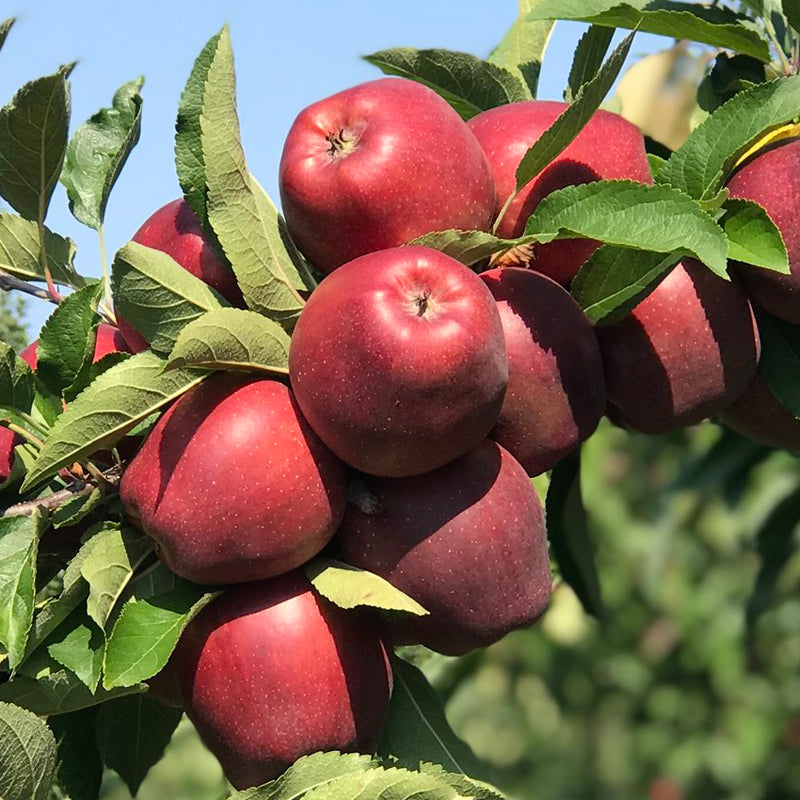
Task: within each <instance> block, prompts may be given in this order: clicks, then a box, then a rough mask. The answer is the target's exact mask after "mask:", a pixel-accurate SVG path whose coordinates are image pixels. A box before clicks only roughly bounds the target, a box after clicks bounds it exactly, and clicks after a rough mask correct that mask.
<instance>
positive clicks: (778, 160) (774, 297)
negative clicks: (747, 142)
mask: <svg viewBox="0 0 800 800" xmlns="http://www.w3.org/2000/svg"><path fill="white" fill-rule="evenodd" d="M728 189H729V190H730V193H731V197H736V198H741V199H743V200H754V201H755V202H756V203H758V204H759V205H761V206H763V207H764V208H765V209H766V211H767V213H768V214H769V216H770V218H771V219H772V221H773V222H774V223H775V224H776V225H777V226H778V229H779V230H780V232H781V235H782V236H783V241H784V243H785V244H786V251H787V253H788V255H789V268H790V270H791V272H790V273H789V274H788V275H782V274H780V273H778V272H773V271H772V270H767V269H759V268H758V267H751V266H748V265H746V264H739V265H737V274H738V275H739V276H740V277H741V280H742V281H743V283H744V285H745V288H746V289H747V292H748V294H749V295H750V297H751V298H752V300H753V301H754V302H756V303H758V305H760V306H761V307H762V308H763V309H765V310H766V311H769V313H770V314H774V315H775V316H776V317H779V318H780V319H784V320H786V321H787V322H792V323H794V324H796V325H797V324H800V226H798V219H800V139H794V140H791V141H789V142H787V143H786V144H779V145H777V146H775V147H774V148H772V149H768V150H766V151H765V152H763V153H761V155H758V156H756V157H755V158H754V159H753V160H752V161H750V162H748V163H747V164H745V165H744V166H743V167H742V168H741V169H740V170H739V171H738V172H736V174H734V176H733V177H732V178H731V179H730V181H728Z"/></svg>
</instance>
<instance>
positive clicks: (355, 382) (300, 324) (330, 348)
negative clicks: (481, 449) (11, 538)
mask: <svg viewBox="0 0 800 800" xmlns="http://www.w3.org/2000/svg"><path fill="white" fill-rule="evenodd" d="M289 375H290V376H291V380H292V387H293V389H294V391H295V394H296V396H297V402H298V404H299V406H300V408H301V410H302V412H303V415H304V416H305V418H306V419H307V420H308V422H309V424H310V425H311V427H312V428H313V429H314V430H315V431H316V432H317V435H318V436H319V437H320V439H322V441H323V442H325V443H326V444H327V445H328V447H330V448H331V450H333V452H334V453H336V455H338V456H339V457H340V458H341V459H342V460H343V461H346V462H347V463H348V464H350V465H351V466H354V467H356V468H357V469H360V470H362V471H364V472H368V473H371V474H375V475H386V476H392V477H400V476H403V475H416V474H419V473H423V472H430V470H432V469H435V468H436V467H440V466H442V464H446V463H447V462H448V461H452V459H454V458H457V457H458V456H460V455H462V454H463V453H465V452H466V451H467V450H469V449H470V448H472V447H474V446H475V445H476V444H477V443H478V442H480V441H481V440H482V439H483V438H484V437H485V436H486V435H487V434H488V433H489V431H490V430H491V429H492V426H493V425H494V424H495V422H496V421H497V415H498V413H499V412H500V406H501V405H502V402H503V393H504V392H505V388H506V383H507V381H508V359H507V356H506V348H505V341H504V339H503V328H502V325H501V322H500V316H499V314H498V311H497V306H496V304H495V302H494V300H493V299H492V295H491V293H490V292H489V290H488V289H487V288H486V285H485V284H484V283H483V281H481V279H480V278H479V277H478V276H477V275H475V273H473V272H472V271H470V270H469V269H468V268H467V267H465V266H464V265H463V264H460V263H459V262H458V261H455V260H454V259H452V258H450V257H449V256H446V255H444V254H443V253H440V252H438V251H437V250H432V249H430V248H428V247H416V246H412V247H397V248H392V249H390V250H382V251H379V252H377V253H371V254H369V255H366V256H362V257H361V258H358V259H356V260H355V261H351V262H350V263H349V264H345V265H344V266H342V267H340V268H339V269H337V270H336V271H335V272H334V273H332V274H331V275H329V276H328V277H327V278H325V280H324V281H322V283H321V284H320V285H319V287H318V288H317V289H316V290H315V291H314V293H313V294H312V295H311V297H310V299H309V301H308V303H307V304H306V306H305V308H304V309H303V311H302V313H301V314H300V318H299V319H298V321H297V326H296V327H295V330H294V334H293V336H292V344H291V348H290V351H289Z"/></svg>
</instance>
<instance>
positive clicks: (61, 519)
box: [50, 488, 103, 528]
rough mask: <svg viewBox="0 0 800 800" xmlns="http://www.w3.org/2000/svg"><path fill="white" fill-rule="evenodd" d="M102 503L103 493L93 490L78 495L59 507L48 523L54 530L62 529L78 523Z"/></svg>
mask: <svg viewBox="0 0 800 800" xmlns="http://www.w3.org/2000/svg"><path fill="white" fill-rule="evenodd" d="M102 502H103V493H102V492H101V491H100V489H99V488H94V489H92V491H91V492H90V493H89V494H84V495H79V496H77V497H73V498H72V499H70V500H67V502H66V503H64V504H63V505H60V506H59V507H58V508H57V509H56V510H55V511H54V512H53V514H52V515H51V517H50V522H51V523H52V525H53V527H54V528H64V527H67V526H68V525H74V524H75V523H76V522H80V521H81V520H82V519H83V518H84V517H85V516H86V515H87V514H91V513H92V511H94V510H95V509H96V508H97V507H98V506H99V505H100V504H101V503H102Z"/></svg>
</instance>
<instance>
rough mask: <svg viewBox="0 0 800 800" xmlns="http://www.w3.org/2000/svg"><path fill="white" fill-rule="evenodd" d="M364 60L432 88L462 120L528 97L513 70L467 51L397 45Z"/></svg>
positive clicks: (528, 94) (390, 73)
mask: <svg viewBox="0 0 800 800" xmlns="http://www.w3.org/2000/svg"><path fill="white" fill-rule="evenodd" d="M364 60H365V61H369V63H370V64H374V65H375V66H376V67H378V69H380V70H381V71H382V72H384V73H386V74H387V75H399V76H400V77H401V78H408V79H409V80H412V81H417V82H418V83H421V84H423V85H424V86H427V87H428V88H430V89H433V90H434V91H435V92H436V93H437V94H439V95H441V96H442V97H443V98H444V99H445V100H447V102H448V103H450V105H451V106H452V107H453V108H454V109H455V110H456V111H457V112H458V113H459V114H460V115H461V117H462V118H463V119H470V118H471V117H474V116H475V115H476V114H480V112H481V111H486V110H487V109H490V108H495V107H496V106H502V105H505V104H506V103H516V102H519V101H521V100H528V99H530V92H529V91H528V89H527V87H526V86H525V84H523V83H522V81H521V80H520V79H519V78H518V77H517V76H516V75H515V74H514V73H513V72H510V71H509V70H507V69H504V68H503V67H500V66H498V65H497V64H496V63H491V62H489V61H482V60H481V59H480V58H477V57H476V56H473V55H470V54H469V53H458V52H453V51H452V50H414V49H412V48H410V47H397V48H394V49H392V50H381V51H379V52H377V53H372V55H369V56H364Z"/></svg>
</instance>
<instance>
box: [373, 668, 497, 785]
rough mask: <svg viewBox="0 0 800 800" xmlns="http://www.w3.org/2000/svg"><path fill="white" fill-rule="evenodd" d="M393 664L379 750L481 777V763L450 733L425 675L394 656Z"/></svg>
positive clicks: (385, 755)
mask: <svg viewBox="0 0 800 800" xmlns="http://www.w3.org/2000/svg"><path fill="white" fill-rule="evenodd" d="M392 665H393V667H394V691H393V693H392V702H391V705H390V707H389V719H388V721H387V723H386V727H385V729H384V733H383V739H382V740H381V743H380V744H379V745H378V753H379V754H380V755H381V756H383V757H389V756H392V757H395V758H398V759H400V760H402V761H413V760H419V761H434V762H436V763H437V764H441V765H442V766H443V767H444V768H445V769H446V770H447V771H448V772H455V773H460V774H464V775H470V776H472V777H481V775H482V774H483V772H484V771H485V769H484V767H483V766H482V765H481V763H480V762H479V761H478V759H477V758H475V754H474V753H473V752H472V750H470V748H469V746H468V745H467V744H465V743H464V742H463V741H461V739H459V738H458V737H457V736H456V734H455V733H453V730H452V729H451V727H450V725H449V723H448V722H447V719H446V718H445V715H444V707H443V705H442V701H441V699H440V698H439V695H438V694H437V693H436V690H435V689H434V688H433V687H432V686H431V685H430V683H428V680H427V678H426V677H425V676H424V675H423V674H422V672H420V670H418V669H417V668H416V667H415V666H412V665H411V664H409V663H408V662H407V661H403V659H401V658H394V659H393V661H392Z"/></svg>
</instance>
